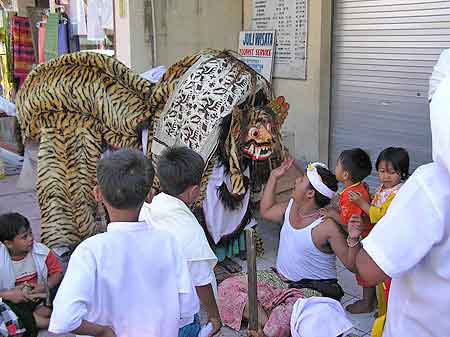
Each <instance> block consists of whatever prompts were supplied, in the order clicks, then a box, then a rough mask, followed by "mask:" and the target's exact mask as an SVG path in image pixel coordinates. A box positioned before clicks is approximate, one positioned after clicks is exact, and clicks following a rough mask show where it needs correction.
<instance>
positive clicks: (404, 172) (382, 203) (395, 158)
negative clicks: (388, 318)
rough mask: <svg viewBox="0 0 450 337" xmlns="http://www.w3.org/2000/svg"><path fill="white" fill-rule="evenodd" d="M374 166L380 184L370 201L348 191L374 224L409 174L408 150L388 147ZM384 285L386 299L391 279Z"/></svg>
mask: <svg viewBox="0 0 450 337" xmlns="http://www.w3.org/2000/svg"><path fill="white" fill-rule="evenodd" d="M375 167H376V169H377V172H378V179H379V180H380V183H381V185H380V187H378V189H377V191H376V193H375V194H374V197H373V199H372V203H371V204H369V203H368V202H367V201H366V200H365V198H363V197H361V195H359V194H358V193H353V192H351V193H349V199H350V201H351V202H353V203H354V204H355V205H356V206H358V207H360V208H361V209H362V210H364V212H365V213H367V214H369V217H370V222H371V224H372V225H375V224H376V223H377V222H378V221H380V219H381V218H382V217H383V216H384V215H385V214H386V212H387V210H388V208H389V206H390V204H391V202H392V200H393V199H394V197H395V195H396V194H397V192H398V191H399V190H400V187H402V185H403V182H404V181H405V180H406V179H407V178H408V176H409V155H408V152H407V151H406V150H405V149H403V148H401V147H388V148H387V149H384V150H383V151H382V152H381V153H380V155H379V156H378V159H377V161H376V164H375ZM384 285H385V287H384V289H385V298H386V300H387V299H388V297H389V288H390V285H391V280H390V279H387V280H385V281H384Z"/></svg>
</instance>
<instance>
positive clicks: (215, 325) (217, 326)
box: [208, 317, 222, 337]
mask: <svg viewBox="0 0 450 337" xmlns="http://www.w3.org/2000/svg"><path fill="white" fill-rule="evenodd" d="M208 321H209V323H211V324H212V326H213V330H212V332H211V333H210V334H209V335H208V336H209V337H212V336H214V335H216V334H217V333H218V332H219V331H220V329H221V328H222V321H221V320H220V318H214V317H212V318H210V319H209V320H208Z"/></svg>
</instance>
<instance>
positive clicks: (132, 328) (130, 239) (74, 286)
mask: <svg viewBox="0 0 450 337" xmlns="http://www.w3.org/2000/svg"><path fill="white" fill-rule="evenodd" d="M97 181H98V185H97V186H96V187H95V188H94V194H95V197H96V200H97V201H98V202H103V204H104V205H105V207H106V209H107V211H108V214H109V217H110V219H111V223H110V224H109V225H108V230H107V232H106V233H102V234H98V235H95V236H93V237H91V238H89V239H87V240H85V241H84V242H82V243H81V244H80V245H79V246H78V247H77V248H76V250H75V251H74V253H73V254H72V256H71V259H70V261H69V266H68V269H67V273H66V276H65V278H64V280H63V282H62V284H61V287H60V289H59V291H58V294H57V296H56V299H55V303H54V311H53V314H52V317H51V320H50V329H49V330H50V331H51V332H54V333H67V332H72V333H75V334H78V335H90V336H101V337H112V336H119V337H120V336H128V337H137V336H155V337H159V336H164V337H173V336H176V335H177V334H178V329H179V325H180V317H184V316H186V315H193V314H194V313H196V312H198V301H197V302H196V301H195V300H196V298H195V294H194V289H193V286H192V282H191V279H190V276H189V271H188V269H187V264H186V260H185V259H184V257H183V256H182V253H181V251H180V249H179V248H178V245H177V243H176V242H175V240H173V238H171V237H170V236H169V235H167V234H166V233H164V232H160V231H157V230H154V229H149V228H148V226H147V225H146V224H145V223H143V222H138V216H139V211H140V209H141V207H142V204H143V203H144V199H145V197H146V196H147V194H148V192H149V190H150V187H151V185H152V181H153V169H152V167H151V163H150V161H149V160H147V159H146V158H145V157H144V156H143V155H142V153H140V152H137V151H131V150H119V151H116V152H113V153H111V154H108V155H106V156H105V157H104V158H102V159H101V160H99V162H98V163H97Z"/></svg>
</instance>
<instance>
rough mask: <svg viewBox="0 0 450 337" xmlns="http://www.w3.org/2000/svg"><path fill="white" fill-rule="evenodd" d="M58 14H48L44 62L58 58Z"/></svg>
mask: <svg viewBox="0 0 450 337" xmlns="http://www.w3.org/2000/svg"><path fill="white" fill-rule="evenodd" d="M58 26H59V14H56V13H50V14H49V15H48V19H47V23H46V27H45V61H50V60H51V59H53V58H55V57H58Z"/></svg>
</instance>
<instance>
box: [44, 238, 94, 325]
mask: <svg viewBox="0 0 450 337" xmlns="http://www.w3.org/2000/svg"><path fill="white" fill-rule="evenodd" d="M96 269H97V268H96V263H95V259H94V256H93V255H92V253H91V251H89V249H87V248H86V247H84V246H83V245H80V246H78V247H77V249H76V250H75V251H74V252H73V254H72V256H71V257H70V261H69V265H68V267H67V272H66V274H65V276H64V279H63V281H62V283H61V286H60V287H59V289H58V293H57V294H56V298H55V300H54V303H53V312H52V316H51V318H50V326H49V331H50V332H53V333H67V332H71V331H73V330H75V329H77V328H78V327H79V326H80V325H81V322H82V320H83V319H84V317H85V316H86V315H87V313H88V308H89V306H90V303H91V301H92V300H93V299H94V298H95V297H94V296H95V294H94V288H95V282H96V281H95V278H96V274H97V273H96Z"/></svg>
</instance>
